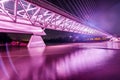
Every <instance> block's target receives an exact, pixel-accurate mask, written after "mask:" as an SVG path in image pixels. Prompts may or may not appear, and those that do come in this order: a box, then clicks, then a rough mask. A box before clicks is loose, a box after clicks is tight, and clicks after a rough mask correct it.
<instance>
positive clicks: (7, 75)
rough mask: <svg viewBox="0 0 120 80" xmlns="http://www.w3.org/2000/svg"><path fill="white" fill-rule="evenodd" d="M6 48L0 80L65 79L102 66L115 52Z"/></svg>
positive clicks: (0, 64) (0, 57)
mask: <svg viewBox="0 0 120 80" xmlns="http://www.w3.org/2000/svg"><path fill="white" fill-rule="evenodd" d="M6 46H7V45H6ZM5 48H6V50H7V52H6V51H1V52H0V67H1V68H0V80H67V78H69V77H71V76H72V75H78V74H79V73H81V74H82V73H84V72H88V71H89V70H94V69H95V68H98V67H102V66H103V65H105V64H106V63H107V62H108V61H109V60H110V59H112V58H113V57H114V55H115V52H114V50H107V49H94V48H91V49H89V48H79V47H78V46H75V45H74V46H73V45H70V46H66V45H61V46H49V47H46V48H45V47H39V48H28V49H27V48H20V47H17V48H9V47H5ZM88 80H89V79H88Z"/></svg>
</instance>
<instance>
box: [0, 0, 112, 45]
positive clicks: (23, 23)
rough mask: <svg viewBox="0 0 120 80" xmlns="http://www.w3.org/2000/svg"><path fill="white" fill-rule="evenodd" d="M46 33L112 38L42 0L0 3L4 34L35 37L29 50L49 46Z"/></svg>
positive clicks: (4, 0)
mask: <svg viewBox="0 0 120 80" xmlns="http://www.w3.org/2000/svg"><path fill="white" fill-rule="evenodd" d="M38 2H39V3H38ZM45 29H53V30H60V31H67V32H73V33H79V34H87V35H98V36H104V37H111V35H110V34H108V33H106V32H104V31H101V30H98V29H95V28H91V27H89V26H87V25H85V24H83V23H81V21H80V20H79V19H78V18H77V17H76V16H73V15H72V14H69V13H68V12H65V11H62V10H61V9H59V8H57V7H55V6H53V5H50V4H48V3H46V2H44V1H42V0H38V1H37V2H36V0H0V32H8V33H25V34H32V36H31V39H30V41H29V43H28V47H36V46H45V44H44V41H43V40H42V38H41V36H42V35H46V33H45V32H44V30H45Z"/></svg>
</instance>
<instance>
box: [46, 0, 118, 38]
mask: <svg viewBox="0 0 120 80" xmlns="http://www.w3.org/2000/svg"><path fill="white" fill-rule="evenodd" d="M45 1H49V2H51V3H53V4H55V5H56V6H58V7H60V8H62V9H64V10H66V11H68V12H70V13H72V14H74V15H75V16H77V17H78V19H80V21H82V23H85V24H86V25H89V26H90V27H95V28H100V29H102V30H104V31H106V32H108V33H110V34H112V35H116V36H120V15H119V14H120V0H45Z"/></svg>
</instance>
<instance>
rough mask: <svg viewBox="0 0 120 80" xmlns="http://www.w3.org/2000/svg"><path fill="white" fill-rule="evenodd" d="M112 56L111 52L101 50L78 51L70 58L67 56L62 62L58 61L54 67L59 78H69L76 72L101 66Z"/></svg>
mask: <svg viewBox="0 0 120 80" xmlns="http://www.w3.org/2000/svg"><path fill="white" fill-rule="evenodd" d="M106 53H109V54H106ZM113 55H114V54H113V53H112V52H111V51H110V52H108V51H106V50H103V49H88V50H83V51H81V50H80V51H77V52H76V53H75V54H72V55H71V56H67V57H66V58H65V59H64V60H63V59H62V60H60V61H59V62H58V63H57V65H56V69H57V73H58V75H59V76H70V75H71V74H76V73H77V72H78V71H81V72H82V71H85V70H89V69H94V68H95V67H97V66H100V65H103V64H104V63H105V62H106V61H107V60H108V59H110V58H111V57H112V56H113ZM71 72H72V73H71Z"/></svg>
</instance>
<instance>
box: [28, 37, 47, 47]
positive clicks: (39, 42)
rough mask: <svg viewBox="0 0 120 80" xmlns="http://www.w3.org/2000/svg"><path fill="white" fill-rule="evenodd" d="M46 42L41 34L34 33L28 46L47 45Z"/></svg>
mask: <svg viewBox="0 0 120 80" xmlns="http://www.w3.org/2000/svg"><path fill="white" fill-rule="evenodd" d="M45 46H46V45H45V43H44V41H43V39H42V37H41V36H38V35H32V36H31V38H30V40H29V43H28V45H27V47H45Z"/></svg>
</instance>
